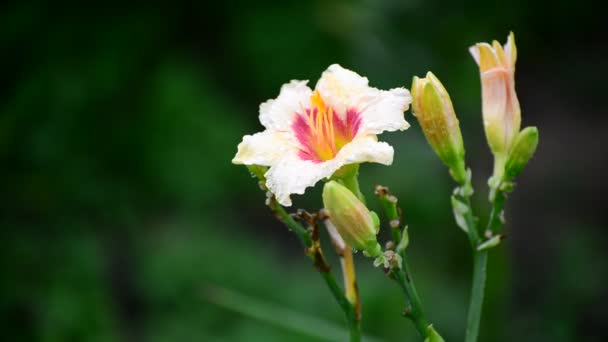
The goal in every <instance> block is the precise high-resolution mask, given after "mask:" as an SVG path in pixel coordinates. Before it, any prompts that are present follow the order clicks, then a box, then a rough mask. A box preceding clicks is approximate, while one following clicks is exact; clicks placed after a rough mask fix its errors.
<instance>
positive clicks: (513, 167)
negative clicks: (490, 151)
mask: <svg viewBox="0 0 608 342" xmlns="http://www.w3.org/2000/svg"><path fill="white" fill-rule="evenodd" d="M536 146H538V129H537V128H536V127H526V128H524V129H522V130H521V132H519V134H518V135H517V138H515V142H514V143H513V148H512V149H511V152H510V153H509V158H507V163H506V165H505V176H504V179H505V180H506V181H511V180H513V179H515V177H517V176H518V175H519V174H520V173H521V170H523V168H524V167H525V166H526V164H528V161H530V158H532V155H534V152H535V151H536Z"/></svg>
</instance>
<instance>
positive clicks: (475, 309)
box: [465, 250, 488, 342]
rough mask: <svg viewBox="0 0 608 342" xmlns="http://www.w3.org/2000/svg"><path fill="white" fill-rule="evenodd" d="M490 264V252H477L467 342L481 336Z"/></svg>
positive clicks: (473, 341) (474, 262)
mask: <svg viewBox="0 0 608 342" xmlns="http://www.w3.org/2000/svg"><path fill="white" fill-rule="evenodd" d="M487 263H488V251H487V250H483V251H476V252H475V256H474V261H473V288H472V290H471V301H470V302H469V312H468V314H467V332H466V338H465V342H475V341H477V336H478V335H479V322H480V321H481V311H482V307H483V295H484V290H485V284H486V266H487Z"/></svg>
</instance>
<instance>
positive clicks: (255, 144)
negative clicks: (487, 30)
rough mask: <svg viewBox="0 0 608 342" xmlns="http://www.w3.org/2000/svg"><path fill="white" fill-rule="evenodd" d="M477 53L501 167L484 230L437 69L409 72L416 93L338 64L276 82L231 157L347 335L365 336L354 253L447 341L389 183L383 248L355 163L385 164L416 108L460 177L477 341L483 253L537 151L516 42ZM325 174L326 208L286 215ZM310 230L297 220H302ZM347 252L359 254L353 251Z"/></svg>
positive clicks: (457, 205)
mask: <svg viewBox="0 0 608 342" xmlns="http://www.w3.org/2000/svg"><path fill="white" fill-rule="evenodd" d="M470 52H471V54H472V56H473V58H474V59H475V61H476V63H477V65H478V66H479V71H480V77H481V84H482V116H483V123H484V129H485V134H486V137H487V142H488V145H489V147H490V150H491V152H492V154H493V155H494V173H493V174H492V176H491V177H490V178H489V181H488V185H489V190H490V191H489V194H490V196H489V200H490V203H491V205H492V210H491V212H490V214H489V215H487V217H488V223H487V225H486V228H485V230H483V231H480V226H481V225H479V224H478V219H477V218H476V217H475V216H474V214H473V208H472V207H471V197H472V195H473V194H474V191H473V185H472V182H471V177H472V171H471V170H470V169H468V168H467V167H466V163H465V146H464V141H463V137H462V133H461V131H460V123H459V120H458V117H457V115H456V112H455V110H454V106H453V104H452V99H451V98H450V95H449V94H448V91H447V90H446V88H445V87H444V85H443V84H442V83H441V81H440V80H439V79H438V78H437V77H436V76H435V75H434V74H433V73H431V72H428V73H427V74H426V76H425V77H422V78H419V77H414V78H413V82H412V86H411V89H412V95H411V96H410V93H409V91H408V90H407V89H405V88H394V89H390V90H380V89H376V88H373V87H370V86H369V85H368V80H367V78H365V77H362V76H360V75H358V74H357V73H355V72H353V71H350V70H347V69H345V68H343V67H341V66H339V65H337V64H334V65H331V66H330V67H329V68H328V69H327V70H326V71H324V72H323V74H322V75H321V78H320V79H319V81H318V82H317V84H316V86H315V87H314V89H311V88H310V87H308V85H307V84H308V81H297V80H293V81H291V82H289V83H287V84H284V85H283V86H282V87H281V91H280V92H279V95H278V96H277V98H275V99H271V100H268V101H266V102H264V103H262V104H261V105H260V113H259V119H260V123H261V124H262V126H264V128H265V130H264V131H262V132H259V133H256V134H253V135H246V136H244V137H243V141H242V142H241V143H240V144H239V145H238V151H237V153H236V156H235V157H234V159H233V160H232V162H233V163H235V164H242V165H247V166H248V167H249V169H250V171H251V172H252V173H253V174H254V175H255V176H256V177H257V178H259V179H260V182H261V183H260V184H262V188H264V189H265V190H268V193H267V196H268V201H267V203H268V205H269V207H270V208H271V209H272V210H273V212H275V214H276V215H277V217H278V218H279V219H280V220H282V221H283V222H285V224H286V225H287V226H288V227H289V228H290V229H291V230H292V231H293V232H294V233H296V235H297V236H298V237H299V238H300V240H301V241H302V242H303V244H304V245H305V247H306V253H307V255H308V256H309V257H310V258H311V260H312V261H313V263H314V265H315V266H316V268H317V269H318V270H319V272H322V273H324V279H325V281H326V282H327V284H328V286H329V287H330V289H331V290H332V294H333V295H334V296H335V297H336V299H337V302H338V303H339V304H340V305H341V306H342V308H343V311H344V312H345V314H346V315H347V321H348V323H349V325H350V332H351V340H352V341H359V337H360V331H359V329H360V325H359V323H358V322H359V320H360V318H361V304H360V302H359V296H358V288H357V282H356V279H355V270H354V261H353V257H352V253H353V252H352V250H355V251H356V250H359V251H363V254H364V255H365V256H368V257H371V258H374V262H373V265H374V266H376V267H380V266H382V268H383V269H384V271H385V273H386V274H387V275H389V277H390V278H391V279H393V280H395V281H397V282H398V283H399V285H400V286H401V287H402V288H403V289H404V293H405V295H406V297H407V299H408V307H407V308H406V310H405V311H404V314H405V315H406V316H407V317H408V318H410V319H411V320H412V322H413V323H414V325H415V326H416V329H417V330H418V332H419V333H420V334H421V335H422V336H423V337H424V338H425V341H430V342H441V341H443V339H442V337H441V336H440V335H439V334H438V333H437V331H436V330H435V329H434V328H433V325H432V324H429V322H428V321H427V320H426V318H425V316H424V313H423V311H422V306H421V303H420V298H419V297H418V294H417V291H416V288H415V285H414V282H413V279H412V274H411V272H410V271H409V267H408V266H407V259H408V258H407V257H406V254H405V253H406V248H407V247H408V245H409V244H410V236H409V233H408V227H407V226H404V224H403V220H402V215H401V209H400V208H399V207H397V198H396V197H395V196H393V195H391V194H390V192H389V191H388V188H387V187H383V186H377V188H376V195H377V196H378V197H379V199H380V201H381V203H382V206H383V207H384V210H385V214H386V217H387V218H388V222H389V226H390V231H391V240H389V241H387V243H386V244H385V248H383V247H382V245H381V244H380V243H379V241H378V236H377V235H378V232H379V229H380V226H381V224H380V219H379V217H378V215H377V214H376V213H374V212H373V211H371V210H369V209H368V207H367V206H366V203H365V197H364V195H363V193H362V192H361V190H360V187H359V183H358V179H357V176H358V170H359V164H361V163H364V162H373V163H380V164H384V165H390V164H392V162H393V155H394V151H393V148H392V147H391V146H390V145H389V144H387V143H385V142H380V141H378V138H377V136H378V135H379V134H381V133H383V132H390V131H397V130H405V129H407V128H408V127H409V124H408V122H407V121H406V120H405V118H404V112H405V111H406V110H408V108H409V105H410V103H412V107H413V114H414V115H415V117H416V119H417V120H418V123H419V124H420V127H421V129H422V131H423V133H424V136H425V138H426V140H427V141H428V143H429V145H430V146H431V148H432V149H433V151H434V152H435V154H436V155H437V156H438V157H439V159H440V160H441V161H442V162H443V164H445V165H446V166H447V167H448V168H449V171H450V174H451V176H452V177H453V178H454V180H455V181H456V182H457V183H458V186H457V187H456V189H454V191H453V193H452V195H451V203H452V209H453V214H454V217H455V221H456V224H457V225H458V226H459V227H460V228H462V230H463V231H464V232H465V233H466V234H467V236H468V238H469V242H470V245H471V248H472V250H473V253H474V264H475V267H474V276H473V279H474V285H473V287H472V295H471V304H470V307H469V314H468V318H467V337H466V340H467V341H475V340H476V339H477V336H478V329H479V320H480V317H481V308H482V302H483V288H484V285H483V282H484V281H485V270H486V263H487V254H486V253H487V250H488V249H490V248H494V247H496V246H497V245H499V243H500V242H501V241H502V238H503V235H502V234H501V233H500V232H499V229H500V228H501V226H502V225H503V224H504V213H503V208H504V202H505V198H506V193H508V192H510V191H512V190H513V188H514V183H513V180H514V179H515V177H517V176H518V175H519V173H520V172H521V171H522V169H523V168H524V167H525V166H526V164H527V163H528V162H529V160H530V158H531V157H532V156H533V154H534V152H535V150H536V146H537V144H538V130H537V129H536V128H535V127H527V128H525V129H523V130H520V127H521V109H520V105H519V101H518V99H517V94H516V92H515V61H516V59H517V49H516V47H515V38H514V35H513V34H512V33H511V34H510V35H509V37H508V39H507V43H506V44H505V45H504V46H502V45H500V44H499V43H498V42H497V41H494V42H493V43H492V44H487V43H478V44H475V45H474V46H472V47H471V48H470ZM321 180H326V182H325V184H324V187H323V194H322V200H323V206H324V208H323V209H322V210H321V211H319V212H318V213H312V214H311V213H309V212H307V211H305V210H300V209H299V210H298V212H297V213H296V214H288V213H287V212H286V211H285V208H284V206H290V205H292V200H291V195H293V194H303V193H304V192H305V190H306V189H307V188H308V187H311V186H314V185H315V184H316V183H317V182H319V181H321ZM298 220H300V221H303V222H304V223H305V226H306V227H303V226H302V225H300V223H299V222H300V221H298ZM318 222H323V224H324V225H325V227H326V228H327V231H328V233H329V236H330V237H331V239H332V242H333V245H334V247H335V249H336V253H337V254H338V255H339V257H340V261H341V265H342V272H343V277H344V291H343V292H342V290H341V289H339V286H338V285H336V282H335V280H333V276H331V275H330V273H331V270H330V267H329V266H328V264H327V261H326V260H325V258H324V256H323V253H322V250H321V244H320V242H319V236H320V235H319V229H318V226H317V223H318ZM351 249H352V250H351Z"/></svg>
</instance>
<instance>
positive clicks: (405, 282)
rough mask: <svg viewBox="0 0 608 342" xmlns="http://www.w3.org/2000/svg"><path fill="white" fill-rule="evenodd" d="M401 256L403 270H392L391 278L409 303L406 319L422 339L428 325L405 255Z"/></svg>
mask: <svg viewBox="0 0 608 342" xmlns="http://www.w3.org/2000/svg"><path fill="white" fill-rule="evenodd" d="M401 256H402V258H403V269H401V270H397V269H394V270H393V276H394V279H395V280H396V281H397V283H398V284H399V286H400V287H401V288H402V289H403V291H404V293H405V295H406V297H407V298H408V299H409V302H410V306H409V312H406V317H408V318H409V319H411V320H412V322H413V323H414V326H415V327H416V330H418V332H419V333H420V335H421V336H422V337H425V338H426V337H428V331H427V327H428V326H429V323H428V322H427V320H426V318H425V317H424V312H423V311H422V304H421V302H420V297H419V296H418V292H417V291H416V285H414V279H413V278H412V276H411V273H410V270H409V266H408V264H407V259H406V258H405V253H402V254H401Z"/></svg>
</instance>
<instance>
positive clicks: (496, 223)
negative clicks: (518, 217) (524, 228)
mask: <svg viewBox="0 0 608 342" xmlns="http://www.w3.org/2000/svg"><path fill="white" fill-rule="evenodd" d="M505 200H506V196H505V194H504V193H503V192H502V191H497V192H496V197H495V198H494V202H493V203H492V211H491V212H490V217H489V218H488V225H487V227H486V231H490V232H492V233H497V232H498V230H499V229H500V228H501V226H502V223H503V219H502V215H503V210H504V207H505Z"/></svg>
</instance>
